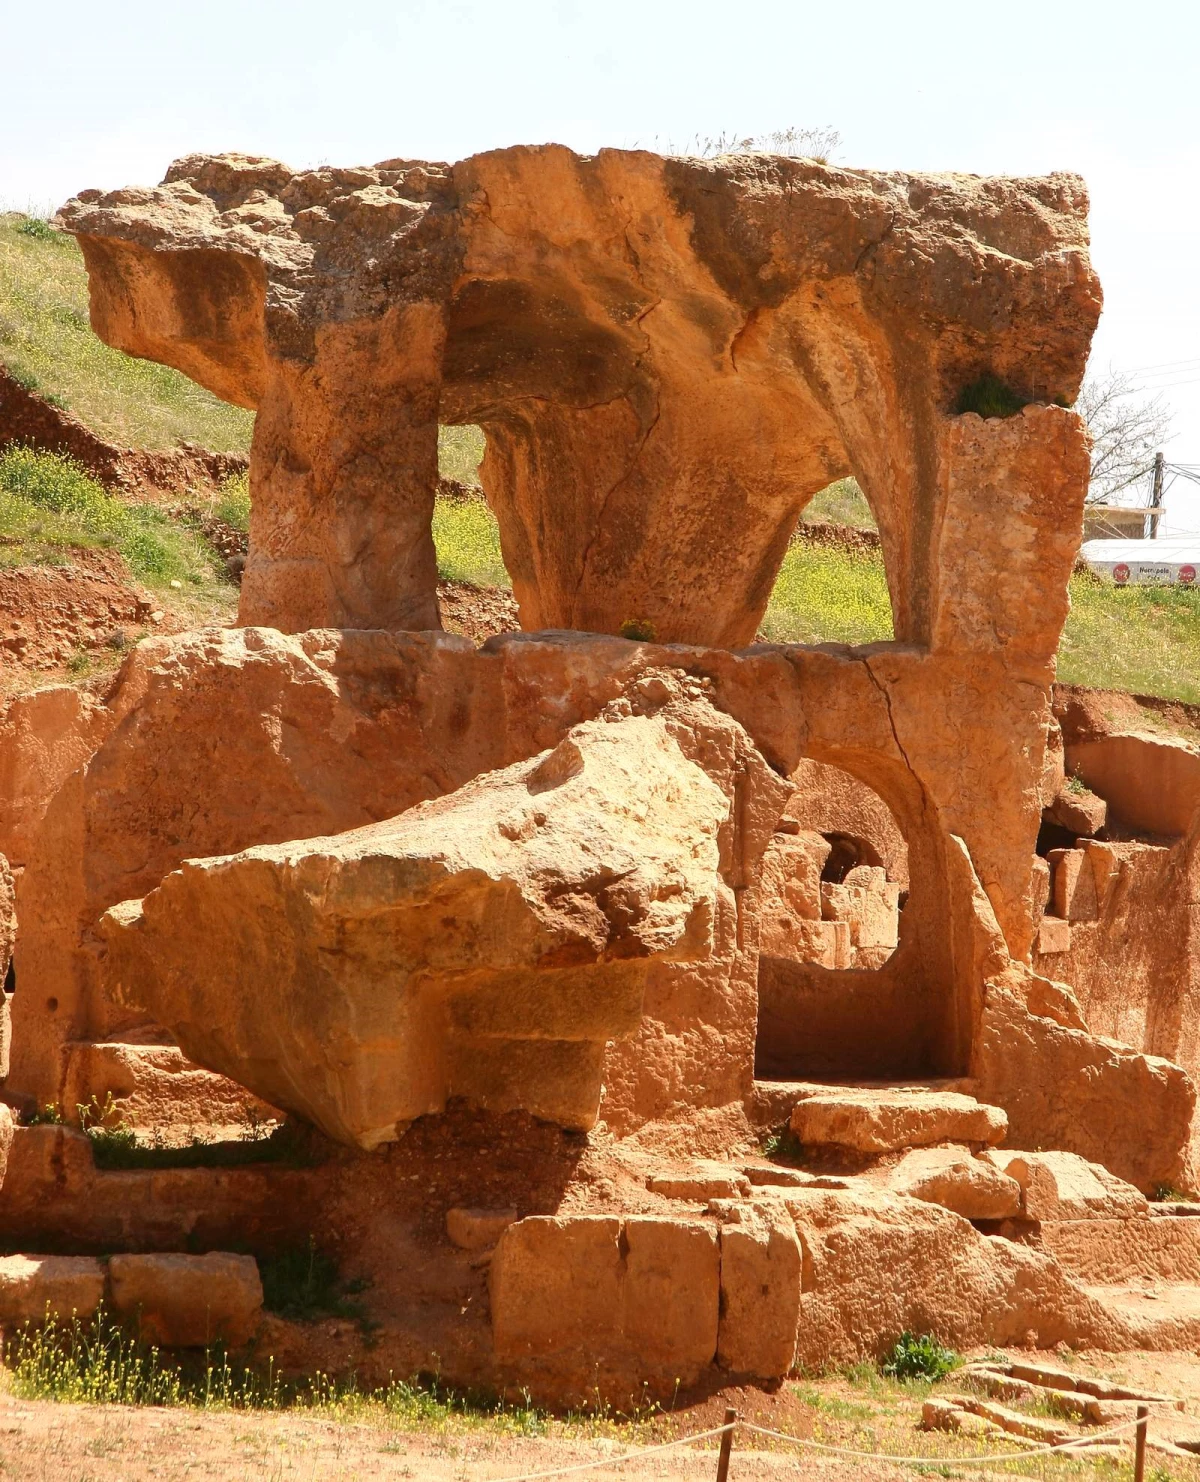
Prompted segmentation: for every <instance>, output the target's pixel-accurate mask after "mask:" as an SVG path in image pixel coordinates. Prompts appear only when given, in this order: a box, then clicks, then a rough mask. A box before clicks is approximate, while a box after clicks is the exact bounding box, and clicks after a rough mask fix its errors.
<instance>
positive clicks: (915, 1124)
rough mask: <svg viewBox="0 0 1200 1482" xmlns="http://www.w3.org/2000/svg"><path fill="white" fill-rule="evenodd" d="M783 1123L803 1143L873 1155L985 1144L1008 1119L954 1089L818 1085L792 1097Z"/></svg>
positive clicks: (991, 1141)
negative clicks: (946, 1144) (945, 1145)
mask: <svg viewBox="0 0 1200 1482" xmlns="http://www.w3.org/2000/svg"><path fill="white" fill-rule="evenodd" d="M789 1126H790V1127H791V1130H792V1132H793V1134H794V1135H795V1136H796V1138H797V1139H798V1140H799V1141H800V1142H801V1143H803V1144H804V1145H805V1146H807V1147H839V1148H849V1149H851V1150H853V1151H854V1152H857V1153H867V1154H878V1153H891V1152H900V1151H903V1150H904V1149H905V1148H914V1147H932V1146H934V1145H936V1144H937V1143H944V1142H951V1143H962V1144H965V1145H967V1146H972V1147H990V1146H993V1145H995V1144H996V1143H999V1142H1001V1141H1003V1139H1004V1136H1005V1133H1006V1132H1007V1131H1008V1118H1007V1116H1006V1115H1005V1114H1004V1112H1003V1111H1001V1110H1000V1108H999V1107H997V1106H987V1105H986V1104H984V1103H983V1102H980V1101H976V1100H975V1098H974V1097H973V1096H964V1095H963V1094H962V1093H961V1092H957V1091H934V1090H927V1089H924V1088H915V1087H914V1088H907V1087H906V1088H899V1089H893V1088H887V1089H880V1088H860V1087H851V1086H837V1087H834V1086H821V1087H818V1088H815V1089H813V1090H812V1091H811V1093H810V1094H808V1095H805V1096H803V1097H802V1099H800V1100H799V1101H797V1103H796V1105H795V1107H794V1108H793V1110H792V1114H791V1119H790V1122H789Z"/></svg>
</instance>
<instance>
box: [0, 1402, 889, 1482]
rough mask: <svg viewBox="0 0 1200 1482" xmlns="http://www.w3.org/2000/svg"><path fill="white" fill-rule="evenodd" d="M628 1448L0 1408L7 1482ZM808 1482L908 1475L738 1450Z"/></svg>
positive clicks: (745, 1471)
mask: <svg viewBox="0 0 1200 1482" xmlns="http://www.w3.org/2000/svg"><path fill="white" fill-rule="evenodd" d="M626 1449H627V1448H626V1446H625V1444H624V1443H622V1442H620V1441H617V1440H613V1439H609V1438H605V1437H602V1438H598V1439H595V1440H590V1441H555V1440H546V1439H539V1438H522V1437H511V1436H497V1435H495V1434H490V1433H488V1434H480V1435H478V1436H475V1435H444V1436H442V1435H426V1434H416V1435H414V1434H412V1433H411V1432H405V1431H402V1430H393V1429H391V1428H389V1427H386V1426H375V1425H369V1424H356V1423H352V1422H345V1421H337V1420H325V1419H318V1418H309V1417H304V1416H298V1415H294V1414H293V1415H271V1414H267V1415H263V1414H237V1413H228V1412H224V1413H220V1412H204V1411H191V1410H166V1411H162V1410H158V1411H156V1410H134V1409H128V1408H121V1407H117V1406H93V1405H56V1404H52V1403H46V1402H34V1403H29V1402H22V1401H16V1400H11V1399H5V1400H3V1401H0V1477H3V1479H4V1482H35V1479H36V1482H185V1479H186V1482H359V1479H362V1478H370V1479H372V1482H393V1479H400V1478H405V1479H420V1482H426V1479H428V1482H467V1479H472V1482H474V1479H478V1482H499V1479H503V1478H515V1477H517V1476H521V1475H524V1474H527V1473H530V1472H536V1471H542V1470H545V1469H548V1468H554V1467H567V1466H574V1465H578V1464H579V1463H581V1462H596V1461H603V1460H605V1459H607V1458H613V1459H615V1458H616V1457H619V1456H621V1455H623V1454H624V1453H625V1451H626ZM716 1465H717V1453H716V1450H715V1449H712V1443H709V1445H708V1446H706V1447H705V1448H704V1449H699V1448H697V1449H695V1450H693V1449H692V1448H680V1449H678V1450H672V1451H666V1452H659V1453H657V1454H651V1455H649V1456H645V1457H643V1458H641V1459H640V1460H638V1461H636V1462H627V1463H625V1464H624V1465H621V1466H602V1467H598V1468H597V1469H596V1470H594V1471H591V1472H586V1473H583V1474H582V1475H583V1476H585V1477H591V1478H595V1479H596V1482H618V1479H620V1482H629V1479H647V1478H672V1479H679V1482H712V1479H713V1478H714V1477H715V1475H716ZM797 1476H801V1477H804V1478H814V1479H824V1478H828V1479H836V1482H843V1479H844V1482H849V1479H850V1478H854V1477H858V1478H862V1479H864V1482H892V1479H896V1478H901V1477H909V1478H911V1476H912V1473H911V1472H909V1471H903V1470H900V1469H898V1468H896V1467H891V1466H887V1465H880V1466H869V1467H865V1468H864V1467H862V1466H861V1465H860V1464H859V1463H846V1464H839V1463H832V1462H827V1461H824V1460H811V1459H805V1460H804V1461H803V1463H802V1464H801V1465H799V1466H798V1464H797V1462H796V1460H795V1459H794V1458H793V1457H791V1456H786V1455H783V1454H768V1453H763V1452H754V1451H748V1450H743V1449H741V1448H738V1449H736V1450H735V1452H734V1456H733V1464H732V1466H731V1469H730V1482H760V1479H762V1482H768V1479H775V1478H783V1477H787V1478H794V1477H797Z"/></svg>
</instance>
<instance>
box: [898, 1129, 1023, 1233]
mask: <svg viewBox="0 0 1200 1482" xmlns="http://www.w3.org/2000/svg"><path fill="white" fill-rule="evenodd" d="M888 1183H889V1186H890V1187H891V1188H893V1189H894V1190H895V1191H896V1192H897V1193H898V1194H911V1195H912V1196H913V1197H914V1198H916V1199H924V1200H925V1201H926V1202H927V1203H929V1204H940V1205H941V1206H942V1208H943V1209H950V1210H953V1211H954V1213H955V1214H961V1215H962V1216H963V1217H964V1218H965V1219H968V1220H1002V1219H1008V1218H1010V1217H1013V1216H1016V1215H1019V1214H1020V1213H1021V1185H1020V1184H1019V1183H1018V1182H1017V1181H1016V1179H1015V1178H1010V1177H1009V1176H1008V1175H1007V1174H1004V1173H1001V1172H1000V1170H999V1169H997V1168H996V1167H995V1166H994V1165H993V1164H992V1163H991V1162H989V1161H988V1160H987V1159H984V1158H977V1157H973V1156H972V1155H971V1153H969V1152H968V1151H967V1150H966V1149H965V1148H954V1147H942V1148H918V1149H915V1150H914V1151H913V1152H911V1153H907V1154H905V1156H904V1157H903V1158H902V1159H901V1160H900V1162H899V1163H897V1164H896V1165H895V1166H894V1167H893V1168H891V1169H890V1170H889V1172H888Z"/></svg>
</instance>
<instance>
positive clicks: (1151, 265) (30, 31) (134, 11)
mask: <svg viewBox="0 0 1200 1482" xmlns="http://www.w3.org/2000/svg"><path fill="white" fill-rule="evenodd" d="M0 44H2V45H3V48H4V52H5V55H6V66H5V69H4V84H3V87H2V88H0V202H3V203H4V204H6V205H8V206H16V207H18V208H24V207H27V206H29V205H33V206H39V207H40V206H45V205H47V204H51V205H57V204H59V203H60V202H61V201H62V200H64V199H65V198H66V197H67V196H69V195H71V194H73V193H74V192H75V191H77V190H79V189H81V188H83V187H85V186H101V187H105V188H111V187H115V186H120V185H128V184H144V183H153V182H155V181H157V180H159V179H161V177H162V175H163V172H164V170H165V169H166V166H167V164H168V163H169V162H170V161H171V160H172V159H173V158H175V157H176V156H178V155H182V154H189V153H194V152H196V151H201V150H204V151H218V150H230V149H236V150H242V151H245V152H247V153H256V154H268V155H273V156H275V157H276V158H279V159H283V160H286V161H287V162H288V163H289V164H292V165H294V166H302V165H309V164H315V163H319V162H329V163H333V164H358V163H372V162H374V161H375V160H380V159H387V158H389V157H395V156H397V155H408V156H411V157H413V158H426V159H434V160H436V159H443V160H454V159H459V158H462V157H463V156H465V155H468V154H473V153H475V152H477V151H479V150H482V149H491V148H495V147H497V146H501V145H505V144H516V143H541V142H545V141H548V140H554V141H557V142H559V143H563V144H568V145H570V146H571V147H573V148H574V149H577V150H580V151H591V150H595V149H597V148H599V147H600V146H602V145H617V146H622V145H624V146H633V145H642V146H645V147H650V148H653V147H655V141H656V140H657V141H659V147H664V146H665V145H666V144H667V143H673V144H674V145H676V146H682V145H684V144H685V143H686V142H687V141H688V140H690V139H691V138H693V137H694V136H696V135H700V136H701V137H703V136H706V135H716V134H720V133H722V132H727V133H736V134H739V135H740V134H763V133H767V132H770V131H771V130H773V129H781V128H787V127H789V126H795V127H800V128H803V127H812V126H817V125H832V126H833V127H834V128H836V129H838V130H839V132H840V133H841V135H842V145H841V149H840V151H839V153H838V155H837V156H836V163H838V164H841V165H846V166H867V167H875V168H884V169H914V170H967V171H973V172H976V173H980V174H991V173H996V174H1039V173H1043V172H1047V171H1050V170H1054V169H1070V170H1076V171H1079V172H1080V173H1081V174H1082V175H1083V176H1084V177H1085V178H1086V180H1087V182H1088V185H1089V187H1090V189H1091V197H1092V241H1093V256H1094V260H1095V263H1096V266H1097V268H1098V270H1099V273H1100V276H1101V279H1102V281H1103V283H1104V289H1105V301H1106V307H1105V313H1104V317H1103V319H1102V321H1101V324H1100V329H1099V332H1098V334H1097V336H1096V341H1095V345H1094V349H1093V366H1100V367H1105V366H1108V365H1109V364H1111V365H1113V366H1115V367H1116V368H1118V369H1120V370H1122V371H1126V372H1130V373H1133V374H1135V375H1137V376H1138V377H1139V378H1140V379H1142V380H1143V382H1144V383H1145V384H1146V385H1147V386H1153V387H1154V388H1155V389H1161V391H1162V393H1163V395H1164V397H1165V398H1166V399H1167V400H1168V401H1169V402H1170V404H1171V405H1172V407H1173V408H1174V411H1175V421H1174V436H1173V438H1172V439H1171V441H1170V442H1169V443H1168V444H1167V445H1166V452H1167V456H1168V458H1169V459H1171V460H1174V461H1176V462H1181V463H1194V464H1198V465H1200V6H1197V5H1195V4H1194V3H1191V4H1187V3H1182V0H1164V3H1156V0H1143V3H1141V4H1140V5H1128V4H1115V3H1109V0H1092V3H1090V4H1087V5H1080V4H1078V3H1076V4H1074V5H1063V4H1058V5H1055V4H1045V5H1043V4H1039V5H1028V4H1021V3H1013V4H1008V5H997V4H970V3H964V0H954V3H941V0H908V3H905V4H899V3H897V0H859V3H857V4H855V5H853V6H845V5H837V4H830V3H826V4H820V5H813V4H809V3H806V0H758V3H757V4H755V5H747V6H744V7H743V6H738V5H733V4H729V3H725V4H721V5H717V4H713V3H711V0H696V3H693V4H681V3H677V0H663V3H657V4H656V3H654V0H637V3H635V0H606V3H603V4H601V3H596V0H592V3H590V4H584V3H577V0H507V3H497V0H490V3H479V0H398V3H393V4H384V3H378V0H341V3H339V4H336V5H333V4H330V3H329V0H321V3H315V0H289V3H287V4H282V3H277V0H257V3H256V0H200V3H199V4H191V5H183V4H180V3H178V0H175V3H172V0H108V3H107V4H104V5H98V4H96V3H95V0H87V3H80V0H58V3H56V4H55V5H53V6H41V5H36V4H32V3H29V0H0ZM1164 524H1165V526H1166V527H1168V528H1170V529H1172V530H1195V531H1200V487H1197V486H1196V485H1193V484H1188V483H1186V482H1185V481H1183V480H1180V481H1178V482H1177V483H1176V484H1175V486H1174V488H1173V489H1172V490H1171V491H1170V493H1169V495H1168V498H1167V511H1166V517H1165V521H1164Z"/></svg>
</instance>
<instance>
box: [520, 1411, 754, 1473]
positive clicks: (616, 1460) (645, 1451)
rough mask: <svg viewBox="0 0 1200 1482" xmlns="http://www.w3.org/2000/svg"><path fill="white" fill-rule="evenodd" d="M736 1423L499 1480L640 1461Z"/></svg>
mask: <svg viewBox="0 0 1200 1482" xmlns="http://www.w3.org/2000/svg"><path fill="white" fill-rule="evenodd" d="M737 1424H738V1422H737V1421H730V1422H729V1423H728V1424H726V1425H717V1426H714V1427H713V1428H712V1430H710V1431H697V1432H696V1434H695V1435H693V1436H680V1437H679V1439H678V1440H677V1441H663V1442H661V1443H660V1444H659V1445H657V1446H643V1447H642V1448H641V1449H640V1450H639V1451H627V1452H626V1453H625V1455H624V1456H605V1457H602V1458H601V1459H600V1460H599V1461H584V1462H579V1463H577V1464H576V1465H575V1466H570V1467H552V1468H551V1469H550V1470H549V1471H545V1472H522V1473H520V1475H519V1476H516V1477H504V1478H502V1479H500V1482H534V1479H535V1478H539V1477H566V1476H568V1475H569V1474H570V1473H571V1472H592V1471H595V1470H596V1468H597V1467H619V1466H622V1465H623V1464H624V1463H625V1462H627V1461H640V1460H641V1459H642V1457H643V1456H649V1455H651V1453H653V1452H655V1451H670V1450H671V1449H672V1448H673V1447H676V1446H690V1445H691V1444H692V1442H693V1441H707V1440H709V1439H710V1438H711V1437H713V1436H723V1435H725V1434H726V1433H727V1432H729V1431H732V1430H733V1429H734V1428H735V1426H736V1425H737Z"/></svg>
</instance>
